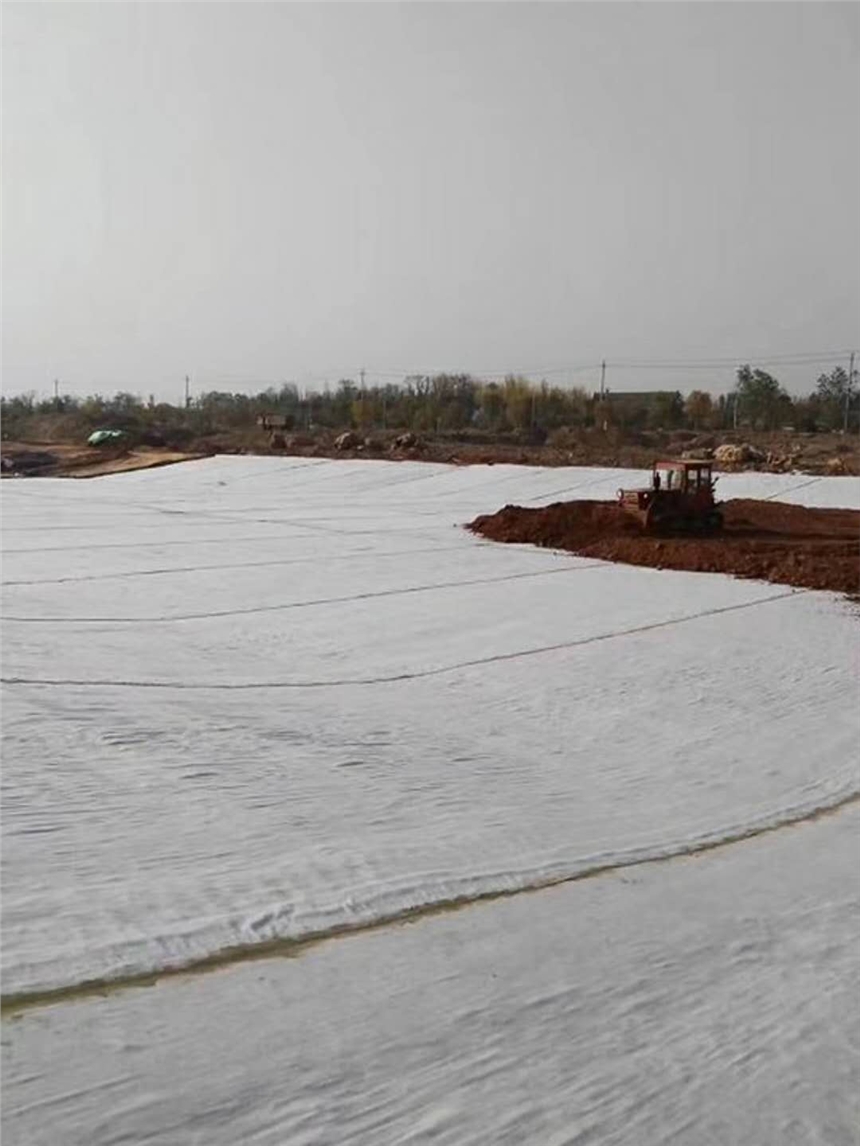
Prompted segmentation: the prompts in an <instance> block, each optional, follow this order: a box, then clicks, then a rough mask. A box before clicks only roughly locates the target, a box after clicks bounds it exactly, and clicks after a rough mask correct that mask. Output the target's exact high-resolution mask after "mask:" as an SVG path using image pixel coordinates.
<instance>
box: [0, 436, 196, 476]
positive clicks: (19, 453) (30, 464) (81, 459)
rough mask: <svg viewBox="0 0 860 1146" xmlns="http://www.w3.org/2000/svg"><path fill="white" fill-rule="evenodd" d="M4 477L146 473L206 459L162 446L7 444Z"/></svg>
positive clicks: (68, 443)
mask: <svg viewBox="0 0 860 1146" xmlns="http://www.w3.org/2000/svg"><path fill="white" fill-rule="evenodd" d="M2 454H3V477H74V478H89V477H100V476H101V475H102V474H115V473H123V472H124V471H126V470H145V469H151V468H152V467H153V466H166V465H172V464H173V463H174V462H185V461H190V460H191V459H192V458H199V457H205V456H206V453H205V451H202V452H187V451H183V450H168V449H160V448H158V447H149V446H137V447H135V448H133V449H128V448H110V447H107V448H105V447H101V448H99V447H96V446H88V445H80V444H77V443H74V442H59V443H58V442H48V443H43V442H4V443H3V451H2Z"/></svg>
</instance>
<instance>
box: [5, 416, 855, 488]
mask: <svg viewBox="0 0 860 1146" xmlns="http://www.w3.org/2000/svg"><path fill="white" fill-rule="evenodd" d="M45 430H46V432H45V434H44V436H43V437H41V438H40V440H38V441H36V440H32V441H4V442H3V443H2V456H3V474H4V476H15V475H18V476H50V477H94V476H97V475H99V474H105V473H116V472H119V471H122V470H131V469H143V468H149V467H151V466H155V465H166V464H169V463H171V462H177V461H186V460H188V459H189V458H194V457H205V456H212V455H216V454H247V455H263V456H268V457H283V456H292V457H308V458H314V457H342V458H353V459H358V458H375V459H384V460H389V461H425V462H442V463H446V464H449V465H505V464H506V465H531V466H558V467H564V466H613V467H621V468H629V469H643V468H648V467H649V466H650V465H651V463H652V462H653V461H654V459H655V458H656V457H660V456H669V457H672V456H676V455H679V454H681V453H685V452H686V453H690V452H693V453H695V452H699V451H708V450H713V449H715V448H717V447H719V446H720V445H724V444H747V445H749V446H751V447H752V448H753V449H754V450H755V451H758V454H759V455H760V457H759V459H758V460H755V461H750V462H747V463H744V464H742V465H740V466H738V465H727V466H721V465H719V464H718V465H717V466H716V468H717V469H724V470H727V471H731V470H736V469H750V470H758V471H760V472H770V473H786V472H798V473H809V474H842V475H851V474H860V436H858V435H856V434H834V433H820V434H812V433H799V432H797V431H774V432H767V433H765V432H757V431H751V430H749V429H743V430H738V431H731V430H729V431H719V432H709V433H704V434H697V433H693V432H691V431H684V430H678V431H663V430H652V431H641V432H638V431H635V432H634V431H625V430H622V429H619V428H615V427H610V429H609V430H607V431H602V430H599V429H595V428H581V429H573V428H571V429H569V430H568V429H565V430H560V431H555V432H553V434H551V435H550V438H549V440H548V441H547V442H546V443H544V444H537V443H536V442H533V441H529V440H528V435H527V434H526V435H524V436H520V437H518V436H517V435H515V434H510V433H508V434H498V435H494V434H490V433H488V432H485V431H482V432H479V431H457V432H451V433H439V434H434V433H426V434H425V433H422V434H413V435H404V434H403V433H402V432H400V431H395V430H385V431H369V430H368V431H365V430H358V431H354V432H353V433H352V434H351V435H350V437H351V438H352V444H351V445H349V446H347V447H343V446H342V445H341V446H340V447H339V446H338V445H337V441H338V437H339V436H340V435H339V434H338V433H337V432H336V431H333V430H327V429H324V428H322V427H316V428H312V429H311V430H308V431H305V430H301V431H296V432H291V433H286V434H285V435H282V437H281V439H279V440H278V441H277V444H273V442H272V438H271V436H270V435H269V434H267V433H264V432H263V431H261V430H259V429H258V428H256V427H246V428H243V429H233V430H224V431H219V432H212V433H206V434H198V435H196V436H194V437H192V438H190V439H189V440H185V438H183V440H182V441H181V442H180V440H179V439H178V438H177V440H176V441H171V440H170V436H169V435H166V436H165V442H164V445H162V446H134V447H128V446H127V447H125V448H116V447H114V448H110V447H101V448H94V447H92V446H88V445H86V444H85V443H81V442H74V441H69V440H67V439H66V438H65V436H64V435H63V432H62V428H61V427H60V426H51V425H50V424H48V425H46V427H45Z"/></svg>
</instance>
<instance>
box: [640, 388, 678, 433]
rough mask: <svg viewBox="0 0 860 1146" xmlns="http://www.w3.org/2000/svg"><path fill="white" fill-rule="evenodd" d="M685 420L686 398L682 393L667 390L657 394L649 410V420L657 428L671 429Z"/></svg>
mask: <svg viewBox="0 0 860 1146" xmlns="http://www.w3.org/2000/svg"><path fill="white" fill-rule="evenodd" d="M683 420H684V399H683V398H682V397H681V395H680V393H679V392H678V391H677V390H675V391H668V390H667V391H665V392H662V393H659V394H655V395H654V398H653V399H652V401H651V403H650V405H649V410H648V422H649V424H650V425H651V426H653V427H654V428H655V429H661V430H671V429H674V428H675V427H677V426H680V425H681V423H682V422H683Z"/></svg>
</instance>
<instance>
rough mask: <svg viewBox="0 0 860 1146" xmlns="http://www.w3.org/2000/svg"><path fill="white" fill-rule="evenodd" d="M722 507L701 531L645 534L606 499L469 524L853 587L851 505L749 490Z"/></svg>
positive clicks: (663, 561)
mask: <svg viewBox="0 0 860 1146" xmlns="http://www.w3.org/2000/svg"><path fill="white" fill-rule="evenodd" d="M721 508H722V511H723V514H724V517H725V528H724V529H723V530H722V531H721V532H719V533H714V534H710V535H705V536H703V535H691V534H681V533H674V534H661V535H649V534H646V533H645V532H644V531H643V529H642V527H641V525H640V524H639V523H638V522H637V521H636V520H635V519H633V518H632V517H630V516H629V515H628V514H626V513H625V512H624V511H623V510H622V509H621V507H620V506H618V505H617V504H616V503H614V502H610V501H568V502H557V503H555V504H554V505H548V506H543V507H540V508H535V509H532V508H524V507H522V506H517V505H506V506H505V507H504V509H500V510H499V511H498V512H497V513H492V514H485V515H482V516H480V517H476V518H475V520H474V521H472V522H471V523H470V525H469V528H470V529H471V530H472V531H473V532H474V533H478V534H481V535H482V536H483V537H487V538H490V539H491V540H493V541H502V542H519V543H523V542H525V543H528V544H532V545H540V546H543V547H545V548H550V549H563V550H567V551H569V552H571V553H577V554H579V555H581V556H584V557H596V558H600V559H603V560H606V561H621V562H626V563H627V564H629V565H648V566H651V567H652V568H657V569H683V570H687V571H689V572H694V573H731V574H734V575H735V576H736V577H752V578H756V579H757V580H761V581H775V582H778V583H780V584H784V585H796V586H800V587H803V588H808V589H831V590H835V591H837V592H842V593H848V594H851V595H857V594H858V593H860V550H858V541H860V512H858V511H857V510H852V509H809V508H806V507H804V506H800V505H787V504H784V503H780V502H776V501H760V500H754V499H751V498H736V499H733V500H730V501H727V502H725V503H723V505H722V506H721Z"/></svg>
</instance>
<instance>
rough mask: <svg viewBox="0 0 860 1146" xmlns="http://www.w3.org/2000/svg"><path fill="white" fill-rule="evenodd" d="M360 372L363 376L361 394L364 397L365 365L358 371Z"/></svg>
mask: <svg viewBox="0 0 860 1146" xmlns="http://www.w3.org/2000/svg"><path fill="white" fill-rule="evenodd" d="M358 373H359V376H360V378H361V396H362V398H363V397H364V367H363V366H362V368H361V369H360V370H359V372H358Z"/></svg>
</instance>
